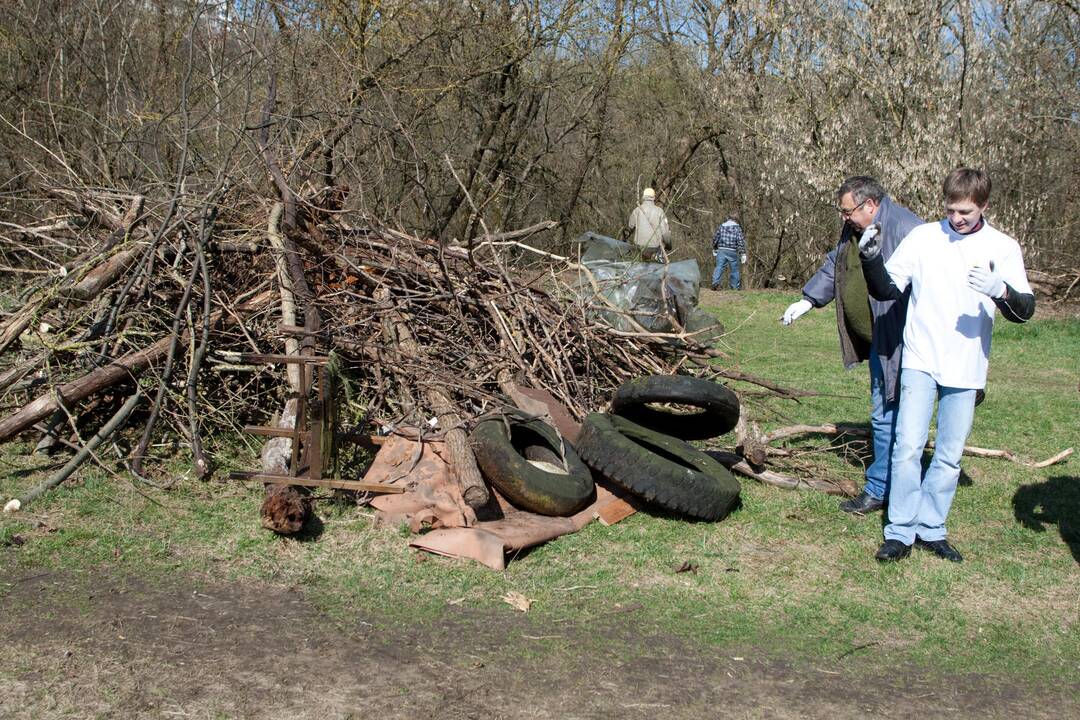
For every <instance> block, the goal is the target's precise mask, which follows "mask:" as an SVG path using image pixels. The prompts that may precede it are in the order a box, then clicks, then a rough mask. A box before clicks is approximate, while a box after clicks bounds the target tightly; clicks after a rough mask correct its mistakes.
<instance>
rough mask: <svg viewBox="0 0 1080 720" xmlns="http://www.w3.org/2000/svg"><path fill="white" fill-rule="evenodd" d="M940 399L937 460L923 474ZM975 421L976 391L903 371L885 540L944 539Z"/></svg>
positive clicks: (913, 372) (906, 542)
mask: <svg viewBox="0 0 1080 720" xmlns="http://www.w3.org/2000/svg"><path fill="white" fill-rule="evenodd" d="M935 400H937V406H938V409H937V436H936V444H935V447H934V457H933V459H932V460H931V461H930V467H928V468H927V469H926V474H925V475H923V473H922V453H923V448H924V447H925V446H926V438H927V436H928V435H929V432H930V417H931V415H933V412H934V401H935ZM974 417H975V391H974V390H970V389H967V388H951V387H945V386H943V385H938V384H937V382H936V381H935V380H934V379H933V378H932V377H930V376H929V375H928V374H927V373H924V372H920V371H918V370H903V371H902V372H901V373H900V408H899V410H898V411H897V417H896V445H895V446H894V447H893V453H892V486H891V487H890V488H889V524H888V525H886V526H885V539H886V540H899V541H900V542H902V543H904V544H905V545H911V544H912V543H913V542H915V538H916V537H918V538H920V539H922V540H928V541H933V540H944V539H945V535H946V533H945V518H946V517H947V516H948V514H949V507H950V506H951V505H952V501H953V496H954V495H955V494H956V483H957V480H959V479H960V457H961V455H963V453H964V443H965V442H967V436H968V433H969V432H970V431H971V421H972V419H973V418H974Z"/></svg>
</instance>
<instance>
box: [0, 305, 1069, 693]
mask: <svg viewBox="0 0 1080 720" xmlns="http://www.w3.org/2000/svg"><path fill="white" fill-rule="evenodd" d="M796 297H797V295H796V294H781V293H773V292H748V293H741V294H737V295H736V294H733V293H729V294H726V295H724V296H723V302H722V303H721V304H720V305H719V306H718V307H717V309H716V312H717V314H718V315H719V316H720V317H721V319H722V320H723V321H724V323H725V325H726V326H727V327H728V329H729V333H728V335H727V336H726V337H725V338H724V340H723V348H724V349H725V350H726V352H728V353H729V355H730V359H728V360H726V361H725V365H727V366H730V367H735V368H738V369H740V370H743V371H744V372H749V373H753V374H756V375H759V376H762V377H766V378H769V379H771V380H774V381H777V382H780V383H783V384H787V385H790V386H793V387H800V388H803V389H807V390H814V391H818V392H821V393H823V395H822V396H819V397H812V398H805V399H803V400H802V401H801V402H799V403H795V402H792V401H781V400H776V399H767V398H763V397H759V396H753V395H751V394H749V393H747V395H746V408H747V412H748V413H749V414H750V416H751V417H752V418H753V419H755V420H757V421H759V422H760V423H762V424H763V425H764V426H766V427H776V426H779V425H785V424H789V423H794V422H800V423H819V422H825V421H829V422H849V423H856V424H865V423H866V421H867V414H868V412H869V394H868V389H867V388H868V379H867V371H866V368H865V366H859V367H857V368H855V369H853V370H851V371H845V370H844V369H843V368H842V365H841V362H840V357H839V350H838V347H837V341H836V330H835V316H834V314H833V311H832V309H831V308H828V309H825V310H820V311H815V312H811V313H810V314H808V315H806V316H804V317H803V318H801V319H800V320H799V321H798V322H797V323H796V324H794V325H793V326H791V327H787V328H784V327H781V325H780V323H779V317H780V315H781V314H782V312H783V309H784V308H785V307H786V305H787V304H788V303H789V302H791V301H792V300H794V299H795V298H796ZM1077 357H1080V323H1078V322H1077V321H1073V320H1041V319H1039V320H1035V321H1033V322H1031V323H1029V324H1027V325H1024V326H1012V325H1009V324H1007V323H1005V322H1003V321H1002V322H999V323H998V327H997V329H996V330H995V338H994V349H993V356H992V359H991V378H990V385H989V388H988V397H987V400H986V402H985V403H984V404H983V405H982V406H980V408H979V410H978V411H977V413H976V419H975V425H974V428H973V430H972V433H971V437H970V439H969V443H970V444H974V445H980V446H984V447H1000V448H1008V449H1010V450H1012V451H1013V452H1015V453H1016V454H1017V455H1020V456H1022V457H1024V458H1029V459H1043V458H1045V457H1048V456H1050V455H1053V454H1054V453H1056V452H1058V451H1059V450H1061V449H1063V448H1065V447H1068V446H1078V445H1080V442H1078V441H1080V438H1078V437H1077V423H1076V420H1075V415H1076V411H1077V406H1078V403H1077V383H1078V372H1080V370H1078V367H1077V365H1078V363H1077ZM740 389H741V390H745V391H752V388H751V387H749V386H743V387H741V388H740ZM830 440H831V438H825V437H809V438H797V439H795V440H793V442H792V443H791V444H790V447H792V448H794V449H796V450H800V451H812V452H808V453H807V454H804V455H802V456H800V457H798V458H795V459H793V460H792V461H790V463H791V464H789V465H788V466H787V468H788V471H789V472H792V473H795V472H800V473H806V474H815V475H817V476H820V477H846V478H849V479H854V480H856V481H859V480H860V478H861V467H862V465H861V463H862V462H863V459H864V458H863V457H862V455H861V454H860V453H859V452H858V451H857V448H851V447H839V448H835V449H831V450H824V451H822V450H821V448H823V447H825V446H826V445H828V443H829V441H830ZM29 447H30V446H29V445H26V444H22V445H20V444H12V445H9V446H7V447H6V449H5V455H4V456H3V457H2V458H0V462H2V464H0V495H3V496H4V497H5V498H6V497H10V496H12V495H15V494H18V493H19V492H20V491H21V490H23V489H25V488H26V487H28V486H29V485H31V484H32V483H33V482H35V481H36V478H37V477H38V475H40V472H41V471H39V472H38V475H34V474H33V470H34V468H37V467H39V466H42V465H44V461H43V460H41V459H38V458H30V457H27V456H26V455H25V454H24V453H25V452H26V451H27V450H29ZM237 462H238V463H240V464H251V463H252V458H251V457H240V458H238V459H237ZM1077 462H1080V460H1078V459H1077V458H1075V457H1074V458H1071V459H1070V460H1069V461H1068V462H1067V463H1065V464H1061V465H1056V466H1053V467H1050V468H1045V469H1042V470H1033V469H1030V468H1026V467H1023V466H1021V465H1018V464H1015V463H1010V462H1007V461H1004V460H992V459H977V458H966V459H965V462H964V469H965V473H966V475H967V476H969V478H970V480H971V483H970V484H969V485H965V486H963V487H961V488H960V490H959V492H958V494H957V499H956V502H955V504H954V506H953V510H952V513H951V515H950V519H949V528H950V536H951V538H952V539H953V540H954V541H955V543H956V545H957V546H958V547H959V548H960V549H961V551H962V552H964V553H965V556H966V559H965V562H964V563H962V564H960V565H953V564H949V563H945V562H943V561H940V560H937V559H936V558H933V557H931V556H928V555H926V554H924V553H917V554H916V555H914V556H913V557H912V558H911V559H909V560H907V561H904V562H902V563H899V564H896V565H893V566H880V565H878V564H877V563H876V562H874V560H873V558H872V555H873V552H874V550H875V549H876V547H877V545H878V544H879V542H880V534H881V524H880V520H879V518H878V517H877V516H874V517H868V518H853V517H849V516H846V515H843V514H842V513H840V512H838V511H837V509H836V503H837V499H836V498H833V497H828V496H825V495H823V494H820V493H816V492H809V491H807V492H801V491H785V490H779V489H776V488H771V487H766V486H763V485H760V484H757V483H754V482H752V481H745V482H744V483H743V506H742V508H741V509H740V510H739V511H737V512H736V513H734V514H733V515H732V516H730V517H729V518H727V519H725V520H724V521H723V522H720V523H716V524H709V523H691V522H685V521H681V520H679V519H676V518H670V517H660V516H651V515H648V514H645V513H639V514H637V515H635V516H633V517H631V518H629V519H627V520H625V521H623V522H621V523H619V524H617V525H614V526H612V527H606V528H605V527H603V526H601V525H599V524H596V523H594V524H591V525H589V526H588V527H586V528H585V529H584V530H583V531H582V532H580V533H577V534H575V535H570V536H566V537H563V538H559V539H558V540H556V541H554V542H550V543H548V544H546V545H543V546H541V547H538V548H536V549H534V550H533V551H532V552H529V553H528V554H526V555H525V556H524V557H522V558H520V559H517V560H515V561H514V562H511V563H510V565H509V567H508V569H507V570H506V571H505V572H503V573H496V572H492V571H490V570H487V569H486V568H483V567H481V566H479V565H476V564H473V563H469V562H458V561H451V560H446V559H442V558H437V557H434V556H427V555H417V554H414V553H412V552H410V551H409V550H408V549H407V547H406V540H405V539H404V538H403V537H402V534H401V533H400V531H399V529H398V528H392V527H385V528H378V527H374V525H373V521H372V515H371V513H370V511H367V510H363V509H357V508H355V507H350V506H345V505H335V504H332V503H329V502H321V503H320V504H319V506H318V513H319V515H320V517H321V518H322V520H323V523H324V525H325V528H324V531H323V533H322V534H321V536H319V537H318V539H317V540H315V541H309V542H300V541H297V540H291V539H281V538H277V537H275V536H274V535H272V534H271V533H268V532H266V531H264V530H262V529H260V528H259V525H258V506H259V502H260V501H261V490H260V488H258V487H257V486H243V485H240V484H237V483H226V484H217V483H211V484H200V483H198V482H196V481H194V480H190V479H181V480H180V481H179V482H178V483H177V484H176V485H175V486H174V488H173V489H171V490H169V491H160V490H156V489H154V488H151V487H148V486H145V485H141V484H135V483H134V482H133V481H131V480H128V479H126V478H125V477H123V476H111V475H108V474H106V473H104V472H102V471H100V470H96V469H84V470H83V471H82V474H81V475H80V476H79V479H78V480H77V481H75V482H69V483H68V484H67V485H65V486H63V487H62V488H60V489H59V490H57V491H55V492H53V493H51V494H50V495H48V496H47V497H46V498H43V499H42V500H40V501H38V502H37V503H35V504H34V505H33V506H32V507H31V508H30V509H29V510H30V512H29V513H24V514H20V515H17V516H4V517H2V518H0V593H3V587H4V586H3V582H2V578H3V577H4V576H7V575H8V574H9V573H10V574H17V573H29V572H33V571H35V570H37V569H40V568H49V569H66V570H70V571H74V572H93V571H95V570H97V569H100V568H113V569H116V570H118V571H120V572H127V573H138V574H142V575H150V576H155V575H161V576H165V575H167V574H170V573H176V572H185V573H194V574H196V575H199V576H203V577H206V578H208V579H213V580H229V579H236V578H241V579H242V578H253V579H257V580H259V581H263V582H270V583H275V584H280V585H284V586H299V587H301V588H303V589H304V591H305V592H306V593H307V595H308V597H310V598H313V599H314V600H315V602H317V603H318V604H319V606H320V607H322V608H323V609H324V610H325V611H326V612H327V613H328V614H329V615H330V616H333V617H339V618H347V617H350V616H352V615H354V614H355V613H356V612H362V613H375V614H378V615H379V616H380V617H381V618H384V619H385V620H386V621H388V622H392V623H399V624H401V625H405V624H408V623H415V622H427V623H432V624H434V623H435V621H437V620H439V619H440V618H442V617H443V616H444V615H445V614H446V612H447V608H448V605H453V606H455V607H461V608H472V609H480V610H483V611H485V612H507V613H510V612H513V611H511V610H510V609H509V607H508V606H506V605H505V604H504V603H503V602H502V600H501V598H502V596H503V595H504V594H505V593H506V592H508V591H510V590H516V591H518V592H521V593H524V594H525V595H526V596H527V597H529V598H531V599H533V600H534V601H535V602H534V605H533V606H532V609H531V610H530V612H529V614H528V618H529V621H530V622H531V623H535V624H536V626H537V632H536V633H535V634H536V635H537V636H544V635H549V634H554V633H551V632H550V628H551V627H562V623H564V622H568V621H569V622H584V621H589V620H592V619H598V620H600V621H612V620H610V619H611V618H617V617H619V616H618V612H619V611H620V609H626V608H631V607H632V608H635V610H634V613H633V615H632V618H633V619H632V622H633V625H634V627H635V628H640V629H642V630H657V631H662V632H668V633H675V634H678V635H681V636H685V637H686V638H687V639H688V640H689V641H691V642H695V643H703V644H706V645H713V646H717V647H734V648H739V647H746V648H755V649H757V650H759V651H762V652H764V653H767V654H772V655H775V656H784V657H788V656H797V657H802V658H808V659H810V660H811V661H813V662H815V663H819V664H823V665H824V666H830V665H841V664H844V663H848V662H852V661H853V659H856V660H857V659H858V658H859V657H861V656H862V655H864V654H866V653H870V652H872V653H873V657H874V660H875V663H878V664H879V665H880V664H881V663H885V662H908V663H917V664H930V663H933V666H934V667H935V668H939V669H941V670H944V671H954V672H966V671H971V672H980V673H982V672H991V673H1002V674H1010V675H1014V676H1018V677H1023V678H1038V677H1044V678H1073V679H1075V678H1076V677H1078V672H1080V668H1078V665H1080V628H1078V625H1077V619H1078V614H1080V607H1078V603H1080V600H1078V598H1080V565H1078V558H1080V527H1078V526H1080V478H1078V475H1080V473H1078V472H1077V470H1076V467H1077ZM184 471H185V468H176V469H174V472H176V473H177V474H179V475H180V476H182V475H183V474H184ZM25 472H30V473H31V474H29V475H25V474H23V473H25ZM16 536H17V537H18V538H19V539H20V540H21V541H22V544H21V545H19V544H16V543H15V542H14V539H15V538H16ZM1066 539H1068V542H1071V543H1072V549H1070V546H1069V544H1068V542H1067V541H1066ZM1074 552H1075V553H1076V557H1074ZM684 561H689V562H691V563H694V564H696V565H697V571H696V572H685V573H676V572H675V568H677V567H678V566H679V565H680V564H682V563H683V562H684ZM627 617H631V616H627ZM605 619H607V620H605ZM614 621H615V622H617V620H614ZM545 628H546V629H547V630H545ZM593 642H601V640H593ZM535 647H538V646H535V644H534V648H535ZM543 647H544V648H545V649H543V650H541V651H542V652H549V651H554V649H558V648H560V647H562V646H561V645H559V643H558V642H557V641H556V642H554V643H551V644H550V647H548V646H547V645H544V646H543ZM522 651H523V652H524V650H522ZM532 651H533V650H530V652H532Z"/></svg>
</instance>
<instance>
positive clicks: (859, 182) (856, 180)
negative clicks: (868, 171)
mask: <svg viewBox="0 0 1080 720" xmlns="http://www.w3.org/2000/svg"><path fill="white" fill-rule="evenodd" d="M848 193H851V199H852V200H854V201H855V204H856V205H858V204H859V203H862V202H866V200H867V199H868V198H869V199H870V200H873V201H874V202H876V203H878V204H881V198H883V197H885V188H883V187H881V183H879V182H878V181H877V180H875V179H874V178H872V177H870V176H869V175H855V176H853V177H849V178H848V179H847V180H845V181H844V182H843V184H842V185H841V186H840V189H839V190H837V191H836V199H837V200H839V199H840V198H842V197H844V196H845V195H847V194H848Z"/></svg>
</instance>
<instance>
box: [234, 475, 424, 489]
mask: <svg viewBox="0 0 1080 720" xmlns="http://www.w3.org/2000/svg"><path fill="white" fill-rule="evenodd" d="M229 477H230V478H232V479H233V480H257V481H259V482H264V483H274V484H277V485H302V486H304V487H321V488H330V489H332V490H356V491H358V492H378V493H390V494H396V493H403V492H405V488H404V487H402V486H400V485H385V484H383V483H366V482H359V481H356V480H325V479H324V480H313V479H311V478H305V477H289V476H288V475H267V474H266V473H257V472H245V471H241V470H233V471H232V472H230V473H229Z"/></svg>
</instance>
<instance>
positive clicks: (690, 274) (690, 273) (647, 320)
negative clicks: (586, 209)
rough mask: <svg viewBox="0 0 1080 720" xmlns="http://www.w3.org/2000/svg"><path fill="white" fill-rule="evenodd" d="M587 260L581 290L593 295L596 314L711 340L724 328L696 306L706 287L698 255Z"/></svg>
mask: <svg viewBox="0 0 1080 720" xmlns="http://www.w3.org/2000/svg"><path fill="white" fill-rule="evenodd" d="M601 237H602V236H601ZM607 239H610V238H607ZM616 242H618V241H616ZM623 244H624V245H625V244H626V243H623ZM583 257H584V254H583ZM582 265H583V266H584V267H585V270H582V271H581V272H580V276H579V278H578V283H577V292H578V293H580V294H581V296H582V297H585V298H591V300H592V302H591V303H590V312H591V313H592V314H593V316H594V317H596V318H598V319H599V320H601V321H603V322H605V323H607V324H608V325H610V326H612V327H613V328H615V329H616V330H625V331H629V332H634V331H640V329H641V328H644V329H645V330H647V331H649V332H656V333H680V332H686V333H693V334H694V339H695V340H697V341H698V342H707V341H708V340H710V339H712V338H714V337H716V336H717V335H720V334H721V333H722V332H723V326H721V325H720V323H719V321H717V320H716V319H715V318H714V317H712V316H711V315H709V314H708V313H706V312H705V311H704V310H702V309H701V308H699V307H698V306H697V305H698V293H699V290H700V288H701V270H700V268H699V267H698V263H697V260H683V261H681V262H676V263H653V262H617V261H610V260H584V259H583V262H582Z"/></svg>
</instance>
